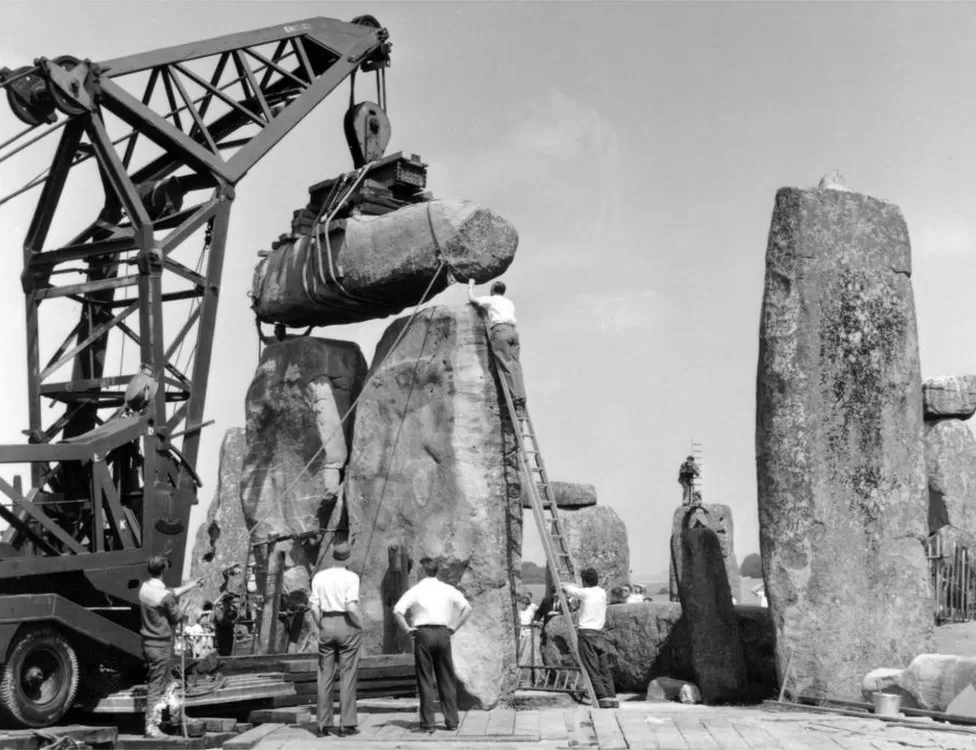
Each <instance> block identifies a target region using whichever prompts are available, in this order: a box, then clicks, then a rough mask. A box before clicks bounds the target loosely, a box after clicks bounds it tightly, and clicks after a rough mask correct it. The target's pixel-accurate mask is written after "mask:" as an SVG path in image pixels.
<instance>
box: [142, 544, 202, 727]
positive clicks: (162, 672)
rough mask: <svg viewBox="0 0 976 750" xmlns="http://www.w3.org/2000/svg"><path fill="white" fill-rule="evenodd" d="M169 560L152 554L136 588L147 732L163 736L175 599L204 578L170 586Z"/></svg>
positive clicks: (177, 611)
mask: <svg viewBox="0 0 976 750" xmlns="http://www.w3.org/2000/svg"><path fill="white" fill-rule="evenodd" d="M169 565H170V563H169V560H167V559H166V558H165V557H160V556H158V555H157V556H155V557H151V558H150V559H149V563H148V565H147V566H146V567H147V569H148V570H149V580H148V581H146V582H145V583H143V584H142V586H141V587H140V588H139V609H140V614H141V617H142V628H141V630H140V633H141V634H142V655H143V657H144V658H145V660H146V671H147V679H146V736H147V737H165V736H166V735H165V734H164V733H163V731H162V729H160V726H159V725H160V722H161V721H162V716H163V709H164V708H165V706H166V701H165V696H166V688H167V684H168V683H169V678H170V674H171V673H172V671H173V667H174V666H175V665H174V661H173V636H174V630H175V628H176V625H177V624H178V623H179V621H180V609H179V605H178V603H177V600H178V599H179V598H180V597H181V596H182V595H183V594H185V593H186V592H187V591H189V590H191V589H193V588H195V587H196V586H198V585H200V584H201V583H202V582H203V579H202V578H198V579H196V580H194V581H190V582H189V583H187V584H184V585H183V586H178V587H177V588H175V589H169V588H167V587H166V584H165V583H163V573H165V572H166V570H167V569H168V568H169Z"/></svg>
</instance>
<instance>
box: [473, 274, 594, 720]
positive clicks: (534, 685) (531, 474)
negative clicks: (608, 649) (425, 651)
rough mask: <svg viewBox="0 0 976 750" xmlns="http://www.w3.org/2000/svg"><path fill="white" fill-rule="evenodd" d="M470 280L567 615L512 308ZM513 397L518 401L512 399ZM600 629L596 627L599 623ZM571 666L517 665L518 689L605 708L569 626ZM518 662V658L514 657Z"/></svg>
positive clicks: (560, 534) (563, 558) (572, 571)
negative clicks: (578, 698)
mask: <svg viewBox="0 0 976 750" xmlns="http://www.w3.org/2000/svg"><path fill="white" fill-rule="evenodd" d="M473 288H474V282H473V281H470V282H469V283H468V298H469V299H470V300H471V303H472V304H474V305H476V306H477V307H479V308H481V309H483V310H485V311H486V312H487V314H486V315H485V316H484V317H485V328H486V329H487V332H488V346H489V349H490V351H491V352H492V354H493V355H494V358H495V362H496V364H497V366H498V372H499V376H500V377H499V385H500V386H501V392H502V401H503V403H504V404H505V408H506V409H507V410H508V413H509V415H510V416H511V419H512V426H513V428H514V431H515V437H516V443H517V446H518V456H519V464H520V467H521V469H522V474H523V477H524V484H523V487H524V488H525V491H526V495H527V496H528V499H529V504H530V506H531V508H532V515H533V517H534V519H535V522H536V528H537V529H538V531H539V539H540V541H541V542H542V549H543V551H544V552H545V555H546V563H547V565H548V568H549V570H550V571H551V573H552V575H553V576H554V577H555V579H556V581H554V583H555V584H556V585H554V586H553V600H554V604H555V605H556V607H555V608H556V609H557V611H559V612H562V613H563V614H567V615H568V613H569V605H568V603H567V601H566V594H565V592H564V590H563V587H564V585H569V586H570V587H572V586H574V585H575V584H578V583H579V579H578V576H577V573H576V566H575V565H574V564H573V560H572V557H571V555H570V554H569V548H568V545H567V543H566V535H565V532H564V530H563V525H562V522H561V520H560V518H559V511H558V509H557V506H556V498H555V495H554V493H553V491H552V484H551V483H550V482H549V475H548V474H547V472H546V466H545V463H544V462H543V460H542V450H541V449H540V447H539V442H538V440H537V439H536V436H535V429H534V428H533V426H532V418H531V417H530V416H529V412H528V409H527V408H526V406H525V386H524V385H523V383H522V368H521V366H520V365H519V362H518V349H519V346H518V334H517V333H516V332H515V306H514V305H513V304H512V303H511V301H510V300H507V299H505V297H504V296H503V295H504V293H505V285H504V284H502V283H501V282H495V283H494V284H492V287H491V291H492V294H491V296H490V297H481V298H475V296H474V294H473ZM516 396H518V398H516ZM601 627H602V625H601ZM567 643H568V645H569V651H570V656H571V657H572V661H573V664H572V665H571V666H566V665H563V664H559V665H535V664H533V663H531V660H530V663H529V664H522V663H520V664H519V666H520V667H522V668H523V673H525V672H528V674H529V684H528V685H524V687H527V688H530V689H536V690H546V691H556V692H567V693H575V694H582V695H583V696H586V697H587V698H588V699H589V701H590V705H591V706H593V707H594V708H596V707H597V706H600V707H601V708H611V707H613V706H612V705H611V703H612V702H608V701H606V700H605V701H603V702H602V703H601V702H600V701H599V699H598V696H597V693H596V691H595V690H594V686H593V681H592V680H591V679H590V675H589V673H588V672H587V670H586V668H585V667H584V665H583V660H582V658H581V656H580V647H579V641H578V636H577V632H576V629H575V628H570V630H569V636H568V638H567ZM520 661H521V659H520Z"/></svg>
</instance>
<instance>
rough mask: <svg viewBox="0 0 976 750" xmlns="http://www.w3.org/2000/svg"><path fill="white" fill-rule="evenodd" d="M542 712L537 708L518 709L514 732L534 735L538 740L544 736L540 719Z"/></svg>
mask: <svg viewBox="0 0 976 750" xmlns="http://www.w3.org/2000/svg"><path fill="white" fill-rule="evenodd" d="M540 713H541V712H540V711H538V710H536V709H530V710H528V711H516V712H515V726H514V727H513V729H512V732H513V733H514V734H518V735H522V736H532V737H535V738H536V739H537V740H538V739H539V738H540V737H541V736H542V725H541V723H540V721H539V715H540Z"/></svg>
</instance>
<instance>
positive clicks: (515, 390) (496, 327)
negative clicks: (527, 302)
mask: <svg viewBox="0 0 976 750" xmlns="http://www.w3.org/2000/svg"><path fill="white" fill-rule="evenodd" d="M468 300H469V301H470V302H471V304H472V305H474V306H475V307H478V308H480V309H482V310H484V311H485V316H486V318H487V322H488V331H489V334H490V336H491V346H492V349H494V351H495V361H496V362H497V364H498V369H499V371H500V373H501V376H502V377H503V378H505V382H506V383H508V390H509V391H510V392H511V394H512V403H513V404H514V406H515V408H516V410H518V411H521V410H522V408H523V407H524V406H525V384H524V383H523V382H522V365H521V364H520V363H519V349H520V346H519V336H518V331H516V330H515V304H514V303H513V302H512V301H511V300H510V299H508V298H507V297H506V296H505V284H504V283H502V282H501V281H496V282H495V283H494V284H492V285H491V295H490V296H488V297H475V296H474V279H469V280H468Z"/></svg>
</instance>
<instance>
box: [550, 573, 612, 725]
mask: <svg viewBox="0 0 976 750" xmlns="http://www.w3.org/2000/svg"><path fill="white" fill-rule="evenodd" d="M580 579H581V580H582V581H583V585H582V586H577V585H575V584H572V583H564V584H563V590H564V591H566V593H567V594H572V595H573V596H575V597H576V598H577V599H579V601H580V608H579V621H578V623H577V625H576V633H577V636H578V638H577V640H578V641H579V650H580V659H581V660H582V661H583V667H584V668H585V669H586V673H587V674H588V675H589V676H590V682H591V683H593V692H594V693H596V697H597V701H598V702H599V704H600V708H616V707H617V705H618V703H617V701H616V700H615V699H616V697H617V692H616V690H615V689H614V687H613V677H612V676H611V675H610V663H609V662H608V661H607V644H606V641H605V640H604V636H603V626H604V625H605V624H606V619H607V592H606V591H604V590H603V589H602V588H601V587H600V585H599V583H600V576H599V575H597V572H596V570H594V569H593V568H585V569H584V570H583V572H582V573H581V574H580Z"/></svg>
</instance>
